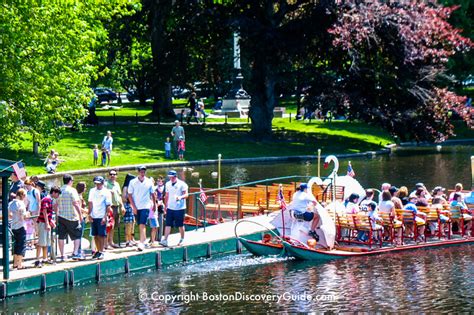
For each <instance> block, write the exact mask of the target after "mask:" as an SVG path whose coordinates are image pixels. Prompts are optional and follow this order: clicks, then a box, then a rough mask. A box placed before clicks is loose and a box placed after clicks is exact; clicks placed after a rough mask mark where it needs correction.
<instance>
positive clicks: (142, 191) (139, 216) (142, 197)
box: [128, 166, 156, 251]
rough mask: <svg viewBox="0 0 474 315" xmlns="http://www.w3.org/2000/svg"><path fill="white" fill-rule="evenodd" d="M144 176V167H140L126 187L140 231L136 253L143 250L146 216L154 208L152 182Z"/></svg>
mask: <svg viewBox="0 0 474 315" xmlns="http://www.w3.org/2000/svg"><path fill="white" fill-rule="evenodd" d="M145 174H146V166H140V167H139V168H138V176H137V177H135V178H134V179H132V180H131V181H130V184H129V185H128V200H129V201H130V206H131V207H132V210H133V214H134V215H135V219H136V222H137V224H138V230H139V231H140V242H139V243H138V248H137V249H138V251H142V250H143V249H144V248H145V240H146V222H147V220H148V214H149V211H150V209H152V207H153V209H155V208H156V199H155V194H154V190H153V182H152V181H151V179H150V178H148V177H146V176H145Z"/></svg>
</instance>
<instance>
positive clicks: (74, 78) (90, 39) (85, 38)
mask: <svg viewBox="0 0 474 315" xmlns="http://www.w3.org/2000/svg"><path fill="white" fill-rule="evenodd" d="M126 2H128V1H125V0H123V1H122V0H113V1H108V2H105V1H104V2H99V3H97V2H95V1H81V2H78V1H74V2H65V3H61V2H57V1H29V2H22V1H16V2H15V1H10V2H4V3H2V4H1V5H0V17H1V18H0V19H1V42H2V45H1V46H0V77H1V78H2V79H1V80H2V81H1V83H0V84H1V85H0V100H2V102H1V105H0V109H1V111H2V113H1V114H2V123H1V124H0V143H1V145H3V146H7V145H9V144H12V143H19V142H21V139H23V138H25V137H26V135H30V136H31V138H32V139H33V141H34V143H35V144H39V145H41V146H43V147H45V146H47V145H49V144H51V143H52V142H53V141H55V140H58V139H59V137H60V136H61V134H62V132H63V130H64V128H65V126H68V125H74V124H77V123H78V122H79V121H80V120H81V119H82V118H83V117H84V116H85V114H86V110H85V108H84V106H85V105H86V104H88V103H89V101H90V98H91V96H92V91H91V89H90V81H91V78H92V77H94V76H95V75H96V70H97V63H96V60H97V54H96V52H95V48H96V47H98V46H99V45H100V44H101V43H102V42H104V41H105V40H106V35H107V34H106V32H105V29H104V27H103V21H104V20H106V19H108V18H110V17H111V16H113V15H114V14H115V13H117V12H123V11H124V10H125V3H126Z"/></svg>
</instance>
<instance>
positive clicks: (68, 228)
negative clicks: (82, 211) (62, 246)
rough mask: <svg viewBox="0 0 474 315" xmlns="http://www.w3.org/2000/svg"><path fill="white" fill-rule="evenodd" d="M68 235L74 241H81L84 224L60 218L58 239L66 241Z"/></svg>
mask: <svg viewBox="0 0 474 315" xmlns="http://www.w3.org/2000/svg"><path fill="white" fill-rule="evenodd" d="M68 235H69V237H70V238H71V240H73V241H75V240H79V239H81V238H82V224H81V223H80V222H79V221H69V220H66V219H64V218H63V217H58V239H60V240H65V239H66V238H67V236H68Z"/></svg>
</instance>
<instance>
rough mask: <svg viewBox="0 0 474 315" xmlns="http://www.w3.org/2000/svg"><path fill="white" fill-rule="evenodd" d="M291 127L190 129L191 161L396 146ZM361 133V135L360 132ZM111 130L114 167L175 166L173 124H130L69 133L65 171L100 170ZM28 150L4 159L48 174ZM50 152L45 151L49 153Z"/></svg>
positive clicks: (350, 129) (340, 131)
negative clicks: (266, 137)
mask: <svg viewBox="0 0 474 315" xmlns="http://www.w3.org/2000/svg"><path fill="white" fill-rule="evenodd" d="M331 126H332V127H334V128H332V127H331V128H328V127H327V126H323V125H322V123H315V122H312V123H311V124H309V123H302V122H293V123H291V124H290V123H289V122H287V121H285V120H284V119H277V120H276V121H275V127H276V129H275V131H274V133H275V138H274V140H273V141H271V142H254V141H253V140H252V139H251V138H250V137H249V135H248V130H249V128H250V125H247V124H241V125H223V124H221V125H206V126H202V125H191V126H185V131H186V154H185V158H186V160H201V159H215V158H217V154H219V153H221V154H222V156H223V157H224V158H243V157H265V156H286V155H311V154H315V153H316V151H317V149H318V148H321V149H322V150H323V153H347V152H362V151H367V150H376V149H379V148H380V143H382V144H386V143H387V142H390V137H389V136H388V135H387V134H385V133H384V132H383V131H382V130H378V129H377V128H374V127H372V132H370V131H371V130H370V128H368V127H366V126H364V125H363V124H354V123H348V122H337V123H331ZM359 129H360V131H358V130H359ZM107 130H111V131H112V133H113V137H114V150H113V153H112V165H129V164H140V163H156V162H163V161H169V160H166V159H165V158H164V144H163V143H164V141H165V139H166V137H168V136H170V130H171V126H170V125H160V126H157V125H135V124H133V125H126V124H120V125H116V126H97V127H85V128H84V129H83V130H82V131H75V132H74V131H68V132H67V133H66V135H65V137H64V138H63V139H62V140H61V141H59V142H58V143H56V144H55V145H54V149H55V150H57V151H58V152H59V153H60V157H61V159H64V160H65V162H64V163H62V164H61V165H60V167H59V170H60V171H65V170H77V169H88V168H94V165H92V146H93V145H94V144H100V143H101V141H102V139H103V136H104V135H105V133H106V131H107ZM22 144H23V147H24V149H20V150H18V151H14V150H4V151H3V156H2V158H6V159H12V160H20V159H23V160H24V161H25V163H26V165H27V169H28V171H29V174H40V173H45V171H44V166H43V158H40V157H35V156H33V155H32V154H31V149H30V148H31V147H32V145H31V143H30V142H27V141H26V142H24V143H22ZM46 152H47V151H45V152H43V154H46Z"/></svg>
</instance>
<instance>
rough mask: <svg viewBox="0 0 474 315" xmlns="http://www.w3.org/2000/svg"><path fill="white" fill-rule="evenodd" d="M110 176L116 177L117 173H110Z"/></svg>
mask: <svg viewBox="0 0 474 315" xmlns="http://www.w3.org/2000/svg"><path fill="white" fill-rule="evenodd" d="M109 175H110V176H117V173H110V174H109Z"/></svg>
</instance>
